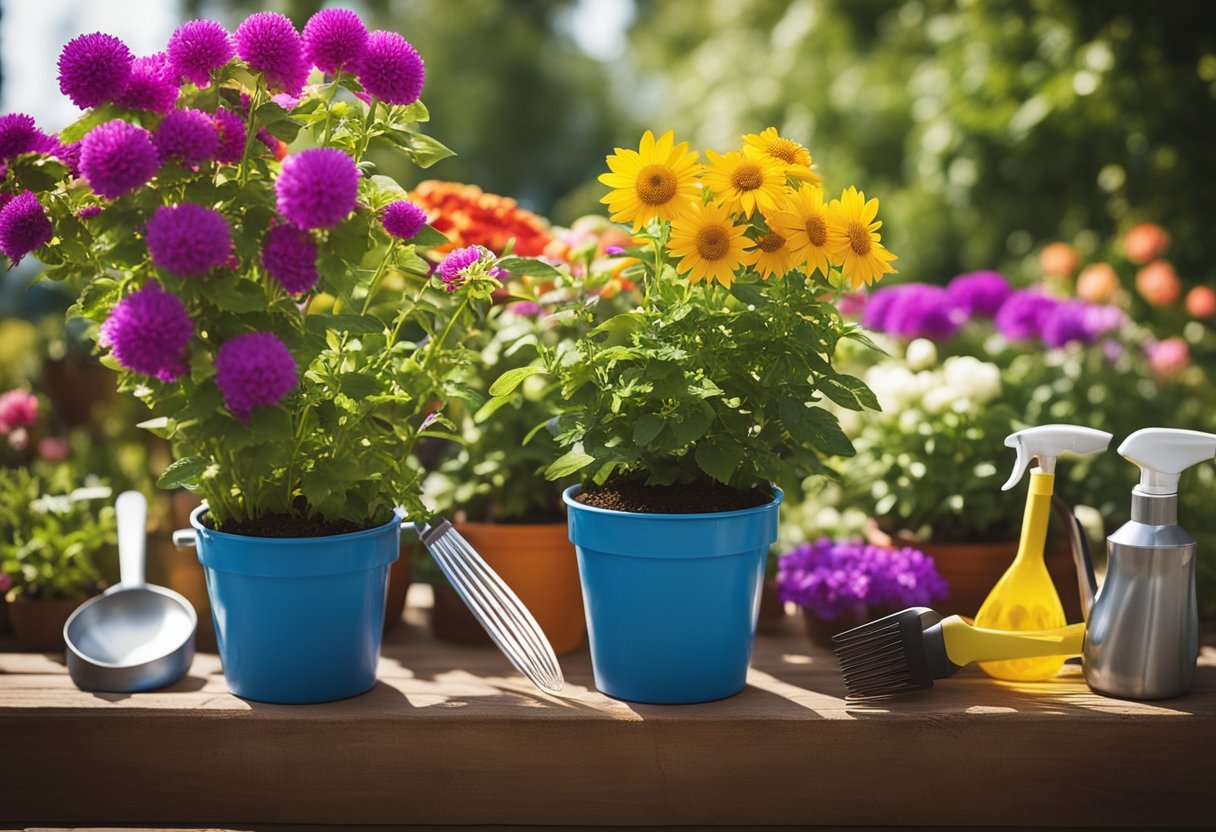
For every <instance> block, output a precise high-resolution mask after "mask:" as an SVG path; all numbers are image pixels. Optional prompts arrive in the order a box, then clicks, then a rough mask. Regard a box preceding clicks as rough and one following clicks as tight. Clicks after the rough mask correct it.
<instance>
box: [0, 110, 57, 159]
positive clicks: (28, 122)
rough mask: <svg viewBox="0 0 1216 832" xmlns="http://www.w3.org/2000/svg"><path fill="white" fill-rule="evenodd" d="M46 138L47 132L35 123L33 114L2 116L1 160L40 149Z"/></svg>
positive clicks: (0, 120)
mask: <svg viewBox="0 0 1216 832" xmlns="http://www.w3.org/2000/svg"><path fill="white" fill-rule="evenodd" d="M45 140H46V134H45V133H43V132H42V131H41V130H39V129H38V127H37V126H36V125H35V124H34V117H33V116H28V115H26V114H25V113H9V114H8V115H3V116H0V160H2V159H11V158H13V157H14V156H16V155H18V154H19V153H31V152H34V151H39V150H41V149H42V148H43V146H44V142H45Z"/></svg>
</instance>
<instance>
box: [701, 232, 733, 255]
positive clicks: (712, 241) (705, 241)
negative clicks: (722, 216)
mask: <svg viewBox="0 0 1216 832" xmlns="http://www.w3.org/2000/svg"><path fill="white" fill-rule="evenodd" d="M729 250H730V237H729V236H728V235H727V233H726V229H724V228H722V227H721V226H717V225H711V226H707V227H705V228H702V229H701V230H700V231H698V232H697V254H699V255H701V259H702V260H721V259H722V258H723V257H725V256H726V252H727V251H729Z"/></svg>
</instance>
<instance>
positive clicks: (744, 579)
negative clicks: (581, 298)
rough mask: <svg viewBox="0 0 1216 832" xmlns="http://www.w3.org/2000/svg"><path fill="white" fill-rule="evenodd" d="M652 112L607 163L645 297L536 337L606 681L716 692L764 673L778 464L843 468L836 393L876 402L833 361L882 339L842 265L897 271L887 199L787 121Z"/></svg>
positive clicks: (512, 378)
mask: <svg viewBox="0 0 1216 832" xmlns="http://www.w3.org/2000/svg"><path fill="white" fill-rule="evenodd" d="M707 155H708V158H709V161H710V164H709V166H708V167H706V168H702V166H701V164H700V163H699V162H698V154H697V153H696V152H695V151H690V150H689V149H688V145H687V143H681V144H677V143H676V142H675V141H674V139H673V137H672V134H671V133H667V134H665V135H663V136H661V137H659V138H657V139H656V138H655V137H654V136H653V134H651V133H650V132H647V133H646V134H645V135H644V136H643V137H642V141H641V145H640V147H639V148H638V149H637V150H632V149H618V150H617V152H616V154H615V155H613V156H611V157H609V158H608V165H609V168H610V172H609V173H607V174H605V175H603V176H602V177H601V181H603V182H604V183H605V184H606V185H608V186H609V188H611V189H612V190H611V192H610V193H609V194H608V195H607V196H606V197H605V198H604V201H605V202H607V203H608V205H609V208H610V210H611V211H612V213H613V218H614V219H615V220H617V221H625V222H629V223H632V226H633V229H634V232H635V239H636V240H638V241H639V242H638V244H637V245H636V246H635V247H634V248H633V249H631V250H630V251H629V252H628V254H630V255H631V256H634V257H636V258H637V259H638V260H639V261H640V262H639V264H637V265H636V266H635V267H633V269H632V271H626V273H625V276H627V277H629V278H630V279H632V280H634V282H636V283H637V284H638V286H639V290H640V291H641V293H642V300H641V302H640V303H639V304H638V305H637V306H636V307H635V308H633V309H631V310H629V311H627V312H624V313H622V314H619V315H614V316H611V317H608V318H607V319H606V320H602V319H599V318H598V317H597V316H596V315H595V311H594V308H593V307H583V308H582V309H581V310H575V311H574V313H573V314H572V317H573V318H574V319H575V320H578V321H581V322H582V323H583V324H584V334H582V335H581V336H580V337H579V338H578V339H577V340H576V341H575V342H574V343H573V344H569V345H565V346H559V347H557V348H555V349H549V348H546V347H545V346H544V345H538V348H537V349H538V354H539V356H540V360H541V366H538V367H530V368H528V369H527V370H526V371H525V372H517V373H514V374H511V375H508V376H504V377H502V378H500V380H499V382H498V383H497V384H496V386H495V389H494V392H495V393H496V394H499V395H509V394H510V392H511V389H512V388H513V387H514V386H515V385H517V384H519V383H522V381H523V380H524V378H525V376H526V375H527V374H529V373H540V372H545V373H547V374H549V375H550V376H551V378H552V380H553V388H554V390H555V394H554V397H553V398H554V406H555V408H556V410H557V412H558V414H559V415H558V420H557V423H556V434H557V441H558V443H559V445H560V446H562V447H563V448H565V449H566V452H565V453H564V454H563V455H562V456H560V457H559V458H558V459H556V460H555V461H554V462H553V463H552V464H551V465H550V466H549V468H548V469H547V475H548V476H549V477H550V478H551V479H560V478H562V477H566V476H570V475H572V474H576V473H577V474H579V475H580V477H581V478H582V481H583V485H582V486H575V487H572V488H570V489H568V490H567V491H566V492H565V494H564V498H565V500H566V504H567V508H568V510H569V523H570V538H571V540H572V541H573V542H574V544H575V546H576V548H577V551H578V558H579V572H580V577H581V580H582V584H583V595H584V600H585V603H586V608H587V627H588V633H589V636H590V642H591V655H592V662H593V665H594V669H595V680H596V686H597V687H598V688H599V689H600V690H601V691H603V692H605V693H607V694H609V695H611V696H615V697H618V698H621V699H626V700H632V701H639V702H654V703H676V702H699V701H707V700H712V699H719V698H722V697H725V696H730V695H732V694H734V693H737V692H739V691H740V690H741V689H742V688H743V686H744V684H745V681H746V674H747V668H748V664H749V662H750V656H751V647H752V641H753V637H754V634H755V626H756V614H757V608H758V606H759V600H760V589H761V581H762V579H763V574H764V563H765V558H766V556H767V553H768V549H769V546H770V544H772V543H773V542H774V541H775V540H776V535H777V509H778V506H779V504H780V502H781V498H782V492H781V491H780V489H779V488H777V486H776V485H775V484H779V483H791V482H797V481H800V480H801V479H802V478H804V477H805V476H807V475H808V474H812V473H826V472H827V471H828V468H827V466H826V464H825V462H824V460H823V459H822V458H821V457H822V456H823V455H847V454H850V453H852V450H853V449H852V445H851V443H850V442H849V440H848V438H847V437H846V436H845V434H844V432H843V431H842V430H841V429H840V426H839V424H838V421H837V418H836V416H835V415H834V414H833V413H832V412H830V411H829V410H827V409H825V408H824V407H822V406H821V405H822V404H823V403H824V402H827V401H832V402H836V403H837V404H839V405H840V406H843V407H846V408H852V409H855V410H859V411H860V410H863V409H865V408H873V407H877V401H876V400H875V398H874V395H873V393H871V391H870V390H869V388H867V387H866V385H865V383H864V382H862V381H861V380H860V379H858V378H855V377H853V376H850V375H847V374H844V373H841V372H839V371H838V370H837V369H836V368H835V367H834V366H833V363H832V361H833V357H834V354H835V351H836V347H837V345H838V343H839V342H840V341H841V340H842V339H846V338H864V336H862V335H861V333H860V332H859V329H858V327H857V326H855V325H851V324H848V323H845V322H844V321H843V320H842V319H841V317H840V315H839V313H838V312H837V310H836V308H835V307H834V306H833V304H832V303H831V302H830V298H831V297H832V296H833V294H834V292H835V290H836V289H837V287H838V286H840V285H841V284H842V283H845V284H849V283H851V284H853V285H860V284H861V283H863V282H865V283H870V282H873V281H874V280H877V279H879V278H881V277H882V275H883V274H885V273H887V272H890V271H893V269H892V267H891V266H890V261H891V260H893V259H894V255H892V254H890V253H889V252H887V251H886V249H885V248H883V246H882V244H881V241H880V236H879V234H878V233H877V229H878V228H879V226H880V223H879V222H878V221H877V219H876V216H875V215H876V213H877V208H878V205H877V201H876V200H869V201H867V200H866V199H865V197H864V195H863V194H861V193H859V192H857V191H856V190H855V189H853V188H849V189H847V190H846V191H845V192H844V193H843V194H842V195H841V197H840V198H839V199H837V200H831V201H826V200H825V199H824V196H823V192H822V190H821V189H820V188H819V187H818V186H817V184H816V183H817V182H818V181H819V180H818V174H817V173H815V172H814V171H813V170H812V169H811V159H810V155H809V154H808V153H807V152H806V150H805V149H804V148H803V147H801V146H800V145H798V144H796V143H794V142H792V141H790V140H788V139H785V138H782V137H779V136H777V135H776V131H765V133H763V134H760V135H755V136H748V137H746V145H745V147H744V148H743V149H742V150H741V151H736V152H731V153H727V154H725V155H723V156H718V155H716V154H714V153H712V151H711V152H709V153H708V154H707Z"/></svg>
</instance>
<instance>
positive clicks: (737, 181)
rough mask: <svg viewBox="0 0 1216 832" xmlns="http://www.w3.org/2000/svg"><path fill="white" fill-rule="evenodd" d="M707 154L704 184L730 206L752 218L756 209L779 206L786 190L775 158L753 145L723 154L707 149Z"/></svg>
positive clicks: (766, 209)
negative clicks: (741, 151) (762, 153)
mask: <svg viewBox="0 0 1216 832" xmlns="http://www.w3.org/2000/svg"><path fill="white" fill-rule="evenodd" d="M705 155H706V157H707V158H708V159H709V162H710V166H709V168H708V169H707V170H706V171H705V176H704V180H705V187H707V188H709V190H711V191H713V193H714V196H716V197H717V198H718V199H719V200H721V201H722V203H723V204H724V205H726V207H727V208H728V209H730V210H731V211H742V212H743V214H744V216H747V217H750V216H751V215H752V214H754V213H756V209H757V208H759V209H760V210H761V211H772V210H773V209H774V208H776V207H777V203H778V201H780V199H781V197H782V194H783V193H784V191H785V175H784V174H783V173H782V172H781V166H780V165H778V163H777V161H776V160H775V159H771V158H769V157H767V156H762V155H760V154H759V153H758V152H757V151H755V150H752V149H751V148H748V149H747V150H746V151H744V152H743V153H739V152H738V151H732V152H730V153H726V154H724V155H722V156H719V155H718V154H717V153H714V152H713V151H712V150H707V151H705Z"/></svg>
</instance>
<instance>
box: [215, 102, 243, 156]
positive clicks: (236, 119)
mask: <svg viewBox="0 0 1216 832" xmlns="http://www.w3.org/2000/svg"><path fill="white" fill-rule="evenodd" d="M213 121H214V123H215V131H216V134H217V136H218V137H219V145H218V146H217V147H216V149H215V159H216V161H217V162H221V163H223V164H225V165H235V164H238V163H239V162H240V161H241V156H242V155H243V154H244V153H245V121H244V119H242V118H241V117H240V116H238V115H237V114H236V113H234V112H232V111H231V110H226V109H224V108H223V107H220V108H219V109H218V110H216V111H215V117H214V119H213Z"/></svg>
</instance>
